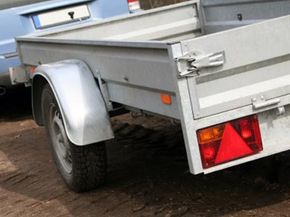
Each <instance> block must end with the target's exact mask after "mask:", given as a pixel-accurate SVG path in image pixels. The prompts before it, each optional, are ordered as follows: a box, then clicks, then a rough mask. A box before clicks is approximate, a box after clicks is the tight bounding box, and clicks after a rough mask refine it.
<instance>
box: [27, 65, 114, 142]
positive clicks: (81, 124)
mask: <svg viewBox="0 0 290 217" xmlns="http://www.w3.org/2000/svg"><path fill="white" fill-rule="evenodd" d="M32 79H33V85H32V91H33V93H32V96H33V113H34V118H35V120H36V122H37V123H38V124H39V125H41V124H42V123H43V121H42V111H41V93H39V92H42V91H41V90H42V88H41V85H42V87H43V83H46V82H48V83H49V85H50V86H51V88H52V90H53V92H54V95H55V98H56V100H57V103H58V106H59V109H60V111H61V114H62V117H63V122H64V125H65V129H66V133H67V136H68V138H69V139H70V141H71V142H72V143H74V144H75V145H79V146H83V145H88V144H92V143H97V142H101V141H105V140H109V139H112V138H114V134H113V130H112V127H111V122H110V118H109V114H108V112H107V109H106V105H105V102H104V99H103V97H102V94H101V92H100V89H99V88H98V86H97V84H96V82H95V79H94V77H93V74H92V72H91V70H90V69H89V68H88V66H87V65H86V64H85V63H84V62H82V61H80V60H65V61H61V62H56V63H52V64H44V65H41V66H39V67H37V69H36V73H35V74H34V75H33V77H32Z"/></svg>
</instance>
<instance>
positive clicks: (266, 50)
mask: <svg viewBox="0 0 290 217" xmlns="http://www.w3.org/2000/svg"><path fill="white" fill-rule="evenodd" d="M289 25H290V16H286V17H281V18H277V19H273V20H270V21H266V22H263V23H258V24H253V25H250V26H246V27H242V28H238V29H233V30H229V31H224V32H220V33H216V34H211V35H207V36H204V37H200V38H196V39H193V40H188V41H183V42H181V43H182V46H183V51H184V52H185V53H186V52H189V51H191V52H192V51H199V52H204V53H205V54H206V53H215V52H219V51H221V50H224V53H225V63H224V65H223V66H220V67H217V68H203V69H201V70H200V74H201V76H200V77H197V78H189V81H190V85H189V88H190V91H191V93H192V94H191V97H192V98H197V101H198V104H197V105H194V106H195V109H194V116H195V118H201V117H206V116H209V115H213V114H217V113H220V112H224V111H227V110H231V109H235V108H240V107H242V106H246V105H249V104H252V99H253V98H259V97H260V96H261V95H263V96H264V97H265V99H266V100H270V99H273V98H275V97H279V96H282V95H285V94H288V93H289V92H290V82H289V70H290V59H289V53H290V42H289V40H288V37H289V36H290V30H289V28H288V26H289ZM272 27H275V29H273V28H272Z"/></svg>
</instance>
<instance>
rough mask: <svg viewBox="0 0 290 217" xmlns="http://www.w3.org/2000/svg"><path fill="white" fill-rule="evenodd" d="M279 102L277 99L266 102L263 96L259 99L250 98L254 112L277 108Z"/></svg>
mask: <svg viewBox="0 0 290 217" xmlns="http://www.w3.org/2000/svg"><path fill="white" fill-rule="evenodd" d="M280 102H281V100H280V99H279V98H275V99H269V100H266V99H265V97H264V96H260V99H257V98H252V105H253V109H254V110H259V109H264V108H267V107H277V106H278V105H279V103H280Z"/></svg>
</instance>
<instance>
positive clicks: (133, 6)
mask: <svg viewBox="0 0 290 217" xmlns="http://www.w3.org/2000/svg"><path fill="white" fill-rule="evenodd" d="M128 5H129V11H130V12H134V11H137V10H140V3H139V1H138V0H128Z"/></svg>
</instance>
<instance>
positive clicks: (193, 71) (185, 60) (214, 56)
mask: <svg viewBox="0 0 290 217" xmlns="http://www.w3.org/2000/svg"><path fill="white" fill-rule="evenodd" d="M176 62H177V68H178V72H179V76H180V77H192V76H196V75H198V74H199V71H200V70H201V69H203V68H210V67H217V66H222V65H223V64H224V63H225V53H224V51H221V52H216V53H210V54H197V53H195V52H193V53H188V54H186V55H184V56H182V57H179V58H176Z"/></svg>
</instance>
